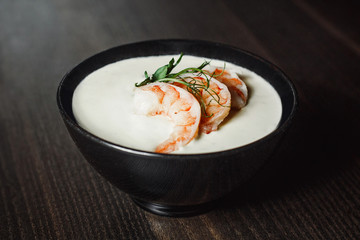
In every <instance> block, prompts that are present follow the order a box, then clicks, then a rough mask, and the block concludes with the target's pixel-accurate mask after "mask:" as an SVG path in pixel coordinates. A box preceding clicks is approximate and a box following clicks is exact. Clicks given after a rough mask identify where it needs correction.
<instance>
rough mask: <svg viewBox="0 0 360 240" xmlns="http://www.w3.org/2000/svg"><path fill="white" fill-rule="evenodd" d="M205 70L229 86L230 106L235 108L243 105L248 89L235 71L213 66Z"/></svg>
mask: <svg viewBox="0 0 360 240" xmlns="http://www.w3.org/2000/svg"><path fill="white" fill-rule="evenodd" d="M207 71H208V73H209V75H210V76H211V75H213V77H214V78H215V79H217V80H219V81H220V82H222V83H223V84H225V85H226V86H227V87H228V88H229V90H230V93H231V98H232V103H231V107H233V108H237V109H241V108H243V107H245V105H246V102H247V98H248V90H247V87H246V85H245V83H244V82H243V81H242V80H241V79H240V78H239V76H238V75H237V74H236V73H235V72H233V71H231V70H224V69H223V68H221V67H213V66H210V67H208V69H207Z"/></svg>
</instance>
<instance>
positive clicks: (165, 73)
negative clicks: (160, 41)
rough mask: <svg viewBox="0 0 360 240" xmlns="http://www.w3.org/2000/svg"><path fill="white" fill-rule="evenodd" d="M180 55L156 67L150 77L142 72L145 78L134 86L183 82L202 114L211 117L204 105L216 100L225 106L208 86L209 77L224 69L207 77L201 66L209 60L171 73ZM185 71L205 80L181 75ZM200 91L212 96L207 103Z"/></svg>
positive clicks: (181, 55) (204, 65) (205, 64)
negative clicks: (198, 104)
mask: <svg viewBox="0 0 360 240" xmlns="http://www.w3.org/2000/svg"><path fill="white" fill-rule="evenodd" d="M182 57H183V53H181V54H180V57H179V59H178V60H177V61H176V62H175V60H174V58H172V59H171V60H170V62H169V63H168V64H166V65H165V66H162V67H160V68H158V69H157V70H156V71H155V73H154V74H153V75H152V76H151V77H150V76H149V74H148V73H147V71H145V72H144V75H145V80H144V81H142V82H140V83H135V86H136V87H141V86H144V85H146V84H149V83H153V82H171V83H174V82H176V83H179V84H183V85H185V86H186V88H187V90H188V91H189V92H190V93H192V94H193V95H194V96H195V97H196V99H198V101H199V102H200V106H201V110H202V112H203V113H204V115H205V116H206V117H211V116H212V115H213V114H211V115H208V114H207V113H206V107H207V106H208V105H210V103H211V101H212V100H214V101H216V102H217V103H218V104H219V105H221V106H223V107H226V106H224V105H222V104H221V103H220V96H219V95H218V94H217V93H216V92H215V91H214V90H213V89H211V88H210V80H211V78H213V77H217V76H220V75H221V74H222V73H223V71H224V70H223V71H222V72H221V73H220V74H218V75H215V73H213V74H212V75H211V76H210V77H209V76H208V73H207V72H205V71H204V70H203V68H204V67H206V66H207V65H209V64H210V62H209V61H204V62H203V63H202V64H201V65H200V66H198V67H189V68H185V69H183V70H181V71H179V72H177V73H171V71H172V70H173V69H174V68H175V67H176V66H177V65H178V64H179V63H180V61H181V59H182ZM224 69H225V66H224ZM187 73H195V74H198V76H201V75H203V76H205V79H206V81H205V83H202V82H199V81H198V80H196V79H195V78H194V77H191V76H187V77H183V76H182V75H184V74H187ZM202 91H206V92H207V93H208V94H209V95H210V96H211V97H212V99H211V100H210V101H209V102H208V103H206V102H205V101H204V99H203V98H202V95H201V94H202Z"/></svg>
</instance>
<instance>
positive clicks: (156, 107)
mask: <svg viewBox="0 0 360 240" xmlns="http://www.w3.org/2000/svg"><path fill="white" fill-rule="evenodd" d="M134 102H135V107H136V110H135V111H136V113H137V114H144V115H149V116H155V115H163V116H166V117H168V118H169V119H170V120H171V121H172V122H173V123H174V125H175V126H174V130H173V132H172V133H171V135H170V137H169V138H168V139H167V140H166V141H164V142H163V143H161V144H159V145H158V146H157V148H156V150H155V152H158V153H170V152H173V151H176V150H178V149H179V148H180V147H182V146H185V145H186V144H188V143H189V142H190V141H191V140H192V139H194V138H195V137H196V135H197V133H198V128H199V123H200V118H201V108H200V104H199V102H198V101H197V99H196V98H195V97H194V96H193V95H192V94H191V93H189V92H188V91H186V90H184V89H182V88H180V87H177V86H174V85H171V84H168V83H151V84H148V85H145V86H142V87H139V88H136V89H135V96H134Z"/></svg>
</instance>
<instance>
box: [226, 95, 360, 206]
mask: <svg viewBox="0 0 360 240" xmlns="http://www.w3.org/2000/svg"><path fill="white" fill-rule="evenodd" d="M326 95H328V96H326ZM322 98H323V99H327V98H328V99H334V97H332V98H331V93H328V94H325V95H323V96H322ZM321 101H323V100H321ZM321 101H320V102H321ZM335 101H336V103H335ZM304 105H305V104H302V103H300V109H299V112H298V115H297V118H296V120H295V122H294V124H293V126H292V128H291V130H290V132H289V134H288V135H287V137H286V138H285V139H284V141H283V144H282V146H281V147H280V148H279V151H278V153H277V154H276V155H275V156H273V158H271V159H270V160H269V161H268V163H267V164H266V165H265V166H264V167H263V169H262V170H261V171H259V173H258V174H257V175H256V176H255V177H254V178H253V180H252V181H250V182H249V183H248V184H246V186H245V187H244V188H243V189H238V190H237V191H235V192H233V193H232V194H230V195H229V196H227V197H226V198H225V199H223V201H222V204H221V207H220V208H233V207H236V206H241V205H243V204H244V203H246V202H250V201H251V202H253V201H262V200H266V199H268V198H273V197H277V196H281V195H282V194H286V193H289V192H294V191H296V189H298V188H301V187H306V186H309V185H313V184H315V183H316V182H317V181H319V180H321V179H329V178H332V177H334V176H336V175H337V174H339V173H340V172H342V171H346V170H348V169H351V168H352V167H354V164H355V159H356V156H359V146H357V145H358V144H357V141H355V139H357V138H356V137H357V135H358V134H359V132H360V131H359V129H360V124H359V123H358V122H359V119H360V118H359V115H360V114H359V109H358V106H356V104H354V103H353V102H352V99H350V98H346V97H342V98H336V99H334V100H333V102H331V101H329V102H328V103H327V105H326V106H321V111H320V110H318V109H310V108H306V107H305V106H304Z"/></svg>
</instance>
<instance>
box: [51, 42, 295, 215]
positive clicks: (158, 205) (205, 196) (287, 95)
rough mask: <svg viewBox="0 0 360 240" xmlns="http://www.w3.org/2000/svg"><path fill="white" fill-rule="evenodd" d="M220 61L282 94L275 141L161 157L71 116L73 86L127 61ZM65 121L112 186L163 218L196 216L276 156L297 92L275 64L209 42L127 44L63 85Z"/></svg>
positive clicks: (84, 65)
mask: <svg viewBox="0 0 360 240" xmlns="http://www.w3.org/2000/svg"><path fill="white" fill-rule="evenodd" d="M180 52H183V53H184V54H185V55H194V56H202V57H206V58H210V59H220V60H224V61H228V62H231V63H234V64H237V65H240V66H243V67H245V68H247V69H249V70H251V71H254V72H256V73H257V74H258V75H260V76H262V77H263V78H264V79H265V80H266V81H268V82H269V83H270V84H271V85H272V86H273V87H274V88H275V90H276V91H277V92H278V94H279V95H280V98H281V102H282V108H283V109H282V110H283V112H282V117H281V121H280V123H279V125H278V128H277V129H276V130H275V131H273V132H272V133H271V134H269V135H267V136H265V137H263V138H261V139H260V140H257V141H255V142H253V143H251V144H248V145H246V146H243V147H238V148H236V149H232V150H226V151H222V152H215V153H208V154H189V155H178V154H158V153H153V152H145V151H140V150H135V149H131V148H128V147H124V146H120V145H116V144H114V143H111V142H108V141H106V140H104V139H101V138H99V137H97V136H95V135H93V134H91V133H89V132H87V131H86V130H84V129H83V128H81V127H80V126H79V125H78V124H77V122H76V120H75V118H74V115H73V112H72V96H73V93H74V90H75V88H76V86H77V85H78V84H79V83H80V82H81V81H82V80H83V79H84V78H85V77H86V76H87V75H88V74H90V73H91V72H93V71H95V70H97V69H99V68H101V67H103V66H105V65H107V64H109V63H113V62H116V61H119V60H122V59H127V58H133V57H140V56H153V55H165V54H179V53H180ZM57 103H58V107H59V109H60V114H61V116H62V118H63V120H64V122H65V125H66V127H67V129H68V131H69V133H70V135H71V137H72V138H73V140H74V142H75V143H76V145H77V146H78V148H79V149H80V151H81V152H82V154H83V155H84V157H85V158H86V159H87V161H88V162H89V163H90V164H91V165H92V166H93V167H94V168H95V169H96V170H97V171H98V172H99V173H100V174H101V175H102V176H103V177H105V178H106V179H107V180H109V181H110V182H111V183H112V184H114V185H115V186H116V187H118V188H119V189H120V190H122V191H124V192H126V193H128V194H129V195H130V196H131V197H132V199H133V200H134V201H135V202H136V203H137V204H139V205H140V206H141V207H142V208H144V209H146V210H149V211H151V212H153V213H156V214H160V215H166V216H185V215H193V214H197V213H200V212H202V211H205V210H207V209H209V208H211V207H212V206H213V203H214V202H216V201H217V200H218V199H220V198H222V197H223V196H225V195H227V194H228V193H230V192H231V191H233V190H235V189H237V188H239V187H240V186H242V185H243V184H245V183H246V182H247V181H248V180H249V179H250V178H251V177H252V176H254V175H255V173H256V172H257V171H258V170H259V169H260V167H261V166H263V165H264V164H265V162H266V160H267V159H269V157H270V156H271V155H272V154H273V153H274V150H275V148H276V146H277V145H278V144H279V143H280V140H281V139H282V137H283V136H284V133H285V132H286V130H287V129H288V127H289V125H290V122H291V120H292V119H293V117H294V114H295V110H296V106H297V97H296V91H295V88H294V85H293V84H292V83H291V81H290V80H289V79H288V78H287V77H286V76H285V75H284V73H282V72H281V71H280V70H279V69H278V68H277V67H275V66H274V65H273V64H271V63H269V62H267V61H265V60H263V59H262V58H260V57H258V56H255V55H253V54H251V53H248V52H246V51H243V50H240V49H237V48H234V47H231V46H227V45H223V44H219V43H211V42H205V41H192V40H155V41H146V42H139V43H134V44H128V45H124V46H119V47H115V48H112V49H109V50H106V51H103V52H101V53H99V54H96V55H95V56H92V57H90V58H88V59H86V60H85V61H83V62H82V63H80V64H79V65H78V66H76V67H75V68H74V69H73V70H71V71H70V72H69V73H68V74H66V75H65V77H64V78H63V80H62V81H61V83H60V85H59V88H58V92H57Z"/></svg>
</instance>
